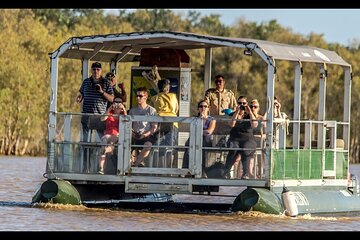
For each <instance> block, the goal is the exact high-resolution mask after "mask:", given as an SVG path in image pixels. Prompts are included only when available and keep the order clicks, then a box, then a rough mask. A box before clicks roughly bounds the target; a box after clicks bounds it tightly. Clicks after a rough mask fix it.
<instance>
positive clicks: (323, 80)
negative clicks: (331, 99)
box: [317, 63, 327, 149]
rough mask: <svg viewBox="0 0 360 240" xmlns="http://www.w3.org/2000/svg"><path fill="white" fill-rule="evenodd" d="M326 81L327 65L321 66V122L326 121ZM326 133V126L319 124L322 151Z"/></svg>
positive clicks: (318, 145) (319, 114) (319, 145)
mask: <svg viewBox="0 0 360 240" xmlns="http://www.w3.org/2000/svg"><path fill="white" fill-rule="evenodd" d="M326 79H327V70H326V64H325V63H324V64H322V65H320V78H319V80H320V84H319V109H318V116H319V118H318V120H319V121H325V102H326ZM324 131H325V126H324V124H323V123H322V124H319V127H318V144H317V147H318V149H321V148H322V147H323V144H324V143H325V139H324V136H326V135H324Z"/></svg>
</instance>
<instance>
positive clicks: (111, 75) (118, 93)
mask: <svg viewBox="0 0 360 240" xmlns="http://www.w3.org/2000/svg"><path fill="white" fill-rule="evenodd" d="M105 78H106V79H107V80H108V81H109V83H110V86H111V87H112V89H113V91H114V97H120V98H121V100H122V104H123V105H124V106H125V103H126V97H127V95H126V91H125V89H124V83H119V84H116V83H117V78H116V75H115V74H114V73H112V72H108V73H106V75H105ZM116 86H118V87H119V90H118V89H117V87H116ZM110 106H111V102H108V107H107V108H109V107H110Z"/></svg>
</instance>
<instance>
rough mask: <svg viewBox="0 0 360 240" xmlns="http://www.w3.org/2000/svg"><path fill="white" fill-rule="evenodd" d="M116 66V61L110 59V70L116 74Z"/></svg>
mask: <svg viewBox="0 0 360 240" xmlns="http://www.w3.org/2000/svg"><path fill="white" fill-rule="evenodd" d="M116 67H117V62H115V61H111V62H110V72H112V73H114V74H116Z"/></svg>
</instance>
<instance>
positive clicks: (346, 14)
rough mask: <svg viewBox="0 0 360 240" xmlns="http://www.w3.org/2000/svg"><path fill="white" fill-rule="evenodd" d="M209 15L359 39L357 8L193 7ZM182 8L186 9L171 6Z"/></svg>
mask: <svg viewBox="0 0 360 240" xmlns="http://www.w3.org/2000/svg"><path fill="white" fill-rule="evenodd" d="M193 10H197V11H199V12H201V13H202V15H209V14H211V13H215V14H219V15H221V18H220V19H221V20H222V22H223V23H224V24H227V25H231V24H234V23H235V22H236V20H237V19H240V18H241V17H243V18H245V19H246V20H248V21H255V22H258V23H260V22H265V21H266V22H267V21H269V20H272V19H276V20H277V22H278V23H279V24H280V25H282V26H283V27H289V28H291V29H292V31H293V32H294V33H301V34H303V35H307V34H309V33H311V32H314V33H317V34H321V33H322V34H324V38H325V40H326V41H327V42H328V43H335V42H337V43H340V44H343V45H349V43H350V41H351V40H353V39H357V40H360V26H359V24H360V9H193ZM174 11H176V12H186V11H188V10H185V9H184V10H183V9H181V10H179V9H176V10H174Z"/></svg>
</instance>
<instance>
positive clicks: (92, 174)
mask: <svg viewBox="0 0 360 240" xmlns="http://www.w3.org/2000/svg"><path fill="white" fill-rule="evenodd" d="M220 48H231V51H237V52H239V53H241V54H243V56H244V57H251V58H254V57H255V56H257V58H258V59H260V60H261V61H262V63H263V69H262V70H263V71H264V75H266V81H265V85H264V93H263V94H264V95H265V96H266V108H264V109H266V131H265V132H264V134H265V135H266V139H265V141H264V142H263V144H261V145H260V146H258V147H257V148H256V154H255V156H256V159H255V167H254V171H258V172H259V171H260V170H262V169H263V174H256V175H257V177H254V178H250V179H244V178H241V176H240V175H239V174H238V171H237V169H236V167H233V169H232V172H231V176H230V178H224V177H222V176H212V177H211V176H210V177H209V176H206V174H203V173H204V172H206V168H205V169H203V168H202V154H203V150H204V154H206V155H207V156H206V159H207V167H209V166H210V165H211V164H214V162H215V163H219V162H220V163H221V162H223V161H224V156H226V154H227V152H228V151H229V150H236V149H231V148H229V147H227V145H226V144H224V141H225V143H226V136H227V135H228V134H229V130H230V128H229V127H228V125H227V122H228V121H229V119H230V117H229V116H226V115H224V116H217V117H216V120H217V127H216V130H215V132H214V140H213V141H214V143H213V146H211V147H203V146H202V137H201V136H202V131H203V130H202V121H201V120H199V118H196V117H192V116H190V108H191V99H192V97H193V96H191V80H192V75H193V74H194V73H193V72H192V70H193V69H192V68H191V61H190V60H191V59H190V57H189V55H188V52H190V51H200V52H201V54H200V55H201V56H202V55H203V56H204V57H203V66H204V71H203V74H204V75H203V79H204V83H203V84H204V90H206V89H208V88H210V87H211V82H212V79H213V77H214V76H212V71H211V66H212V57H213V52H214V51H216V50H217V49H220ZM60 59H61V60H62V59H71V60H72V61H76V63H78V64H79V69H80V68H81V72H82V79H85V78H87V77H88V76H89V66H90V63H91V62H94V61H98V62H102V63H104V65H105V64H108V66H109V71H111V72H113V73H116V71H117V67H118V65H119V64H124V63H132V66H131V67H129V69H128V70H129V71H131V79H130V82H129V85H130V101H129V103H128V104H129V108H130V107H132V106H134V104H135V99H136V92H135V89H136V88H137V87H139V86H146V87H147V88H149V89H150V92H151V94H152V95H153V94H156V86H155V85H154V83H153V82H151V81H149V80H148V77H146V76H149V75H150V72H151V71H153V70H154V66H156V70H157V71H158V75H160V76H161V78H167V79H169V80H170V82H171V87H172V90H171V91H172V92H174V93H176V94H177V97H178V100H179V108H180V110H179V114H178V116H176V117H160V116H135V115H134V116H132V115H126V116H120V123H119V129H120V133H121V134H119V138H118V143H116V144H114V147H115V153H114V154H113V155H112V156H110V157H108V159H107V160H106V163H107V164H106V166H105V174H98V172H97V170H98V159H99V150H100V148H101V146H103V145H104V144H102V143H101V142H100V139H99V137H98V136H97V134H96V131H95V130H94V131H91V132H90V135H89V139H90V141H83V140H82V139H81V137H80V135H81V134H80V133H81V124H80V118H81V116H82V115H86V114H82V113H79V112H60V111H58V109H57V101H58V99H57V97H58V91H59V87H58V85H59V83H60V82H61V81H69V80H68V79H63V77H62V76H61V75H60V74H59V66H61V65H60V64H59V61H60ZM281 62H289V63H290V64H287V65H284V64H280V63H281ZM126 66H129V65H126ZM284 66H287V67H288V68H290V70H289V71H288V74H292V76H293V89H294V92H293V98H294V101H293V108H291V109H293V112H292V114H291V115H292V117H291V119H287V120H283V119H276V118H274V114H275V112H274V97H275V96H276V95H275V89H277V88H276V86H277V84H282V83H279V81H277V79H278V78H279V76H278V72H279V71H277V68H280V67H284ZM304 66H312V67H313V66H315V67H316V68H317V70H318V73H317V74H316V75H315V76H312V77H313V78H316V79H318V82H319V86H318V106H317V107H318V118H317V119H302V118H301V116H302V115H301V110H302V107H303V106H302V101H301V99H302V88H303V86H304V84H306V83H305V82H303V74H304V72H307V71H306V70H307V69H306V68H305V67H304ZM332 66H336V67H338V69H340V70H339V71H343V74H342V75H341V76H342V79H337V80H336V81H338V82H341V83H342V84H343V91H344V92H343V93H342V94H343V99H341V101H342V104H341V105H342V107H343V116H339V118H338V119H328V118H327V115H326V113H327V109H329V107H327V104H328V105H329V104H330V105H331V104H333V103H332V102H331V101H326V93H327V92H326V90H327V84H329V81H330V80H329V79H330V78H329V76H328V74H329V72H328V68H330V67H332ZM351 80H352V68H351V65H350V64H349V63H347V62H346V61H345V60H344V59H343V58H342V57H341V56H339V55H338V54H337V53H336V52H334V51H330V50H326V49H321V48H316V47H310V46H297V45H290V44H283V43H276V42H270V41H264V40H258V39H247V38H233V37H222V36H209V35H202V34H195V33H186V32H173V31H149V32H132V33H118V34H107V35H91V36H80V37H71V38H70V39H68V40H67V41H65V42H64V43H63V44H61V45H60V46H59V47H58V48H57V49H56V50H55V51H54V52H52V53H51V54H50V93H51V94H50V108H49V124H48V146H47V148H48V155H47V162H46V172H45V173H44V176H45V177H46V181H45V182H44V183H43V184H42V186H41V187H40V188H39V189H38V191H37V192H36V193H35V195H34V197H33V200H32V201H33V202H34V203H38V202H53V203H64V204H86V203H92V204H93V203H101V202H117V203H119V202H129V201H130V202H155V203H156V202H172V201H173V200H172V196H174V195H176V194H189V195H192V194H194V193H198V194H205V195H208V196H209V197H211V196H212V195H213V194H214V193H217V192H218V191H219V188H220V187H227V186H242V187H244V188H245V190H243V191H241V192H237V193H236V198H235V200H234V202H233V203H232V205H231V207H230V211H234V212H235V211H260V212H264V213H271V214H284V213H286V214H287V215H289V216H292V217H293V216H296V215H298V214H300V215H301V214H314V213H338V212H353V211H360V191H359V184H358V180H357V178H356V176H352V177H351V176H350V172H349V148H350V116H351V114H350V110H351V109H350V106H351V104H350V103H351ZM71 81H73V79H71ZM239 84H240V82H239ZM200 91H201V90H200ZM197 93H198V92H197ZM235 93H236V91H235ZM278 94H280V95H281V93H278ZM264 105H265V104H264ZM313 107H316V106H313ZM134 121H149V122H158V123H163V122H177V123H178V124H179V133H178V136H177V137H178V145H177V146H166V145H165V146H164V145H161V144H154V145H153V146H152V147H151V154H150V156H149V157H148V159H147V160H146V162H145V166H144V167H134V166H132V165H131V154H132V150H133V149H134V147H136V146H134V145H132V143H131V137H132V134H131V126H132V123H133V122H134ZM218 123H219V124H218ZM221 123H222V124H221ZM188 138H189V139H190V141H189V145H188V146H187V145H186V144H185V142H186V140H187V139H188ZM224 139H225V140H224ZM222 143H223V144H222ZM186 149H188V150H189V167H188V168H182V165H181V163H182V159H183V156H184V151H185V150H186ZM161 150H163V151H165V152H166V153H167V154H168V153H170V154H173V153H174V152H176V154H175V155H176V157H174V159H173V160H171V162H170V163H168V162H166V159H165V158H164V157H162V156H160V155H159V152H160V151H161ZM84 151H87V153H88V154H84Z"/></svg>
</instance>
